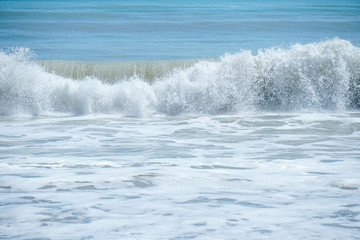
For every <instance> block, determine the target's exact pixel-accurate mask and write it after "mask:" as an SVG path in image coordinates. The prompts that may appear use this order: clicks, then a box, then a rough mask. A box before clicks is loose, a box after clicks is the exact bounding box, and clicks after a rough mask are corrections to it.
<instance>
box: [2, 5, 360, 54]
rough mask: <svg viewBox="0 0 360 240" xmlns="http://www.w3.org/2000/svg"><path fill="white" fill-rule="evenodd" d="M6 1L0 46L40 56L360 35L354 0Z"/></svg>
mask: <svg viewBox="0 0 360 240" xmlns="http://www.w3.org/2000/svg"><path fill="white" fill-rule="evenodd" d="M0 4H1V6H0V39H1V41H0V47H1V48H4V47H11V46H25V47H29V48H31V49H32V50H34V51H35V52H36V54H37V55H38V57H39V58H40V59H82V60H135V59H136V60H145V59H149V60H157V59H179V58H209V57H219V56H221V55H223V54H224V53H226V52H229V53H235V52H238V51H239V50H240V49H250V50H253V51H257V50H258V49H260V48H268V47H273V46H281V47H284V46H288V45H291V44H295V43H302V44H304V43H310V42H314V41H321V40H327V39H331V38H334V37H339V38H342V39H345V40H350V41H352V42H353V43H354V44H355V45H357V44H359V41H360V34H359V29H360V17H359V16H360V4H359V1H356V0H347V1H299V0H297V1H230V0H227V1H184V0H182V1H179V0H175V1H161V0H157V1H145V0H138V1H131V2H129V1H111V0H106V1H95V0H92V1H24V0H20V1H1V2H0Z"/></svg>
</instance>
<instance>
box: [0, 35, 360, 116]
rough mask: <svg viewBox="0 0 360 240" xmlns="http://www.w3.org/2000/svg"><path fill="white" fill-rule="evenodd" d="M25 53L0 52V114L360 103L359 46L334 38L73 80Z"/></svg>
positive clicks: (337, 107)
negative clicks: (141, 71)
mask: <svg viewBox="0 0 360 240" xmlns="http://www.w3.org/2000/svg"><path fill="white" fill-rule="evenodd" d="M29 55H31V51H30V50H29V49H26V48H15V49H13V50H12V51H10V52H5V51H2V52H0V114H1V115H13V114H30V115H51V114H54V113H56V114H59V113H61V114H63V113H65V114H89V113H106V114H114V113H116V114H123V115H128V116H144V115H151V114H165V115H178V114H184V113H192V114H224V113H225V114H226V113H234V112H241V111H304V110H306V111H324V110H325V111H329V110H330V111H343V110H347V109H352V108H359V107H360V48H358V47H356V46H354V45H352V44H351V43H350V42H348V41H345V40H341V39H333V40H329V41H325V42H320V43H312V44H307V45H300V44H297V45H294V46H292V47H291V48H289V49H278V48H271V49H265V50H260V51H259V52H258V54H256V55H252V54H251V52H250V51H242V52H240V53H237V54H234V55H230V54H226V55H224V56H222V57H221V58H219V59H218V60H202V61H199V62H193V63H191V64H192V65H191V64H188V65H186V66H185V65H184V64H181V63H180V64H179V66H181V65H183V67H178V66H173V65H172V66H170V63H168V65H166V64H167V63H166V62H162V64H165V65H166V66H165V67H163V68H159V67H158V64H159V61H154V62H152V63H147V64H148V65H147V70H146V71H147V72H148V75H149V76H152V78H153V79H146V75H141V74H140V75H139V74H138V72H139V71H138V72H136V71H134V74H133V75H131V74H130V75H129V74H128V75H126V77H125V78H124V76H123V75H122V77H121V78H120V77H119V78H116V76H117V73H116V71H115V72H114V70H112V71H113V72H112V73H111V74H112V75H113V76H115V80H113V81H111V82H110V83H109V81H104V80H103V79H102V75H101V74H98V75H97V76H96V77H95V76H82V78H81V79H73V78H67V77H63V76H61V74H60V75H59V73H57V74H55V73H50V72H48V71H46V69H45V68H44V67H43V66H41V64H39V63H38V62H36V61H35V62H34V61H31V60H30V58H29ZM113 64H115V63H113ZM119 64H120V63H119ZM151 64H153V65H151ZM99 66H100V67H101V64H100V65H99ZM104 66H106V65H104ZM114 66H115V65H114ZM129 66H130V67H132V68H134V65H129ZM125 67H126V66H125ZM113 69H116V68H115V67H114V68H113ZM122 69H124V65H122ZM152 69H153V71H154V73H151V71H152ZM159 69H160V70H159ZM161 69H163V70H161ZM58 71H60V72H61V69H60V70H59V68H58ZM122 71H123V70H122ZM159 71H160V72H159ZM100 72H101V71H100ZM102 72H103V73H104V74H108V72H107V70H104V71H102ZM154 76H156V77H154ZM120 79H121V80H120ZM150 80H152V81H150Z"/></svg>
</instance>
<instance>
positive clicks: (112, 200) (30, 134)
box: [0, 38, 360, 239]
mask: <svg viewBox="0 0 360 240" xmlns="http://www.w3.org/2000/svg"><path fill="white" fill-rule="evenodd" d="M33 55H34V52H32V51H31V50H30V49H27V48H21V47H17V48H12V49H8V50H3V51H2V52H1V53H0V238H1V239H104V238H106V239H189V238H193V239H358V236H359V232H360V228H359V222H360V218H359V217H360V214H359V212H360V204H359V199H360V178H359V172H360V164H359V156H360V147H359V142H360V121H359V120H360V113H359V107H360V98H359V96H360V88H359V86H360V48H358V47H356V46H354V45H353V44H352V43H351V42H349V41H346V40H342V39H338V38H336V39H333V40H328V41H323V42H314V43H310V44H296V45H293V46H291V47H289V48H268V49H263V50H259V51H258V52H257V54H253V53H252V52H251V51H240V52H239V53H236V54H225V55H223V56H222V57H220V58H218V59H194V60H164V61H160V60H159V61H109V62H96V61H70V60H37V59H36V58H34V57H33Z"/></svg>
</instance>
